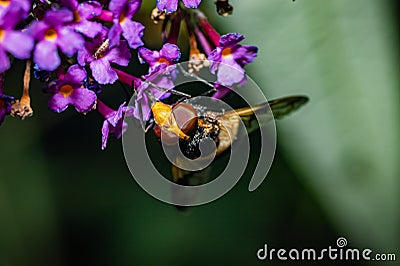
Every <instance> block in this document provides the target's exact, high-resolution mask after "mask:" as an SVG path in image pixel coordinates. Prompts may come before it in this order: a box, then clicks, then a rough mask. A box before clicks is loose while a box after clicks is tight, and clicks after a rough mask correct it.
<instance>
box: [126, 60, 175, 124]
mask: <svg viewBox="0 0 400 266" xmlns="http://www.w3.org/2000/svg"><path fill="white" fill-rule="evenodd" d="M174 70H175V69H171V68H167V67H166V66H165V65H158V66H156V67H155V68H154V69H153V71H152V72H151V73H149V74H148V75H146V76H144V78H145V79H146V80H147V81H149V82H151V84H155V85H156V86H157V87H159V88H162V89H163V90H161V89H159V88H156V87H154V86H152V85H151V84H149V82H147V83H146V82H142V83H141V85H140V86H136V88H137V90H136V99H135V109H134V110H133V116H134V117H136V118H137V119H139V120H142V121H148V120H149V119H150V116H151V105H152V103H153V102H154V101H156V100H162V99H165V98H168V97H169V96H170V93H168V92H167V91H168V90H171V89H173V88H174V86H175V85H174V82H173V81H172V80H173V76H174ZM149 97H150V98H149Z"/></svg>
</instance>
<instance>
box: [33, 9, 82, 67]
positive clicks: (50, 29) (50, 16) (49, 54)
mask: <svg viewBox="0 0 400 266" xmlns="http://www.w3.org/2000/svg"><path fill="white" fill-rule="evenodd" d="M73 18H74V15H73V13H72V12H71V11H69V10H66V9H62V10H50V11H47V13H46V15H45V16H44V18H43V20H42V21H38V22H36V23H33V24H32V26H31V27H30V28H29V29H28V32H29V33H30V34H31V35H32V36H33V37H34V38H35V40H36V41H37V42H38V43H37V44H36V47H35V51H34V54H33V60H34V61H35V63H36V64H38V66H39V67H40V68H41V69H43V70H48V71H52V70H55V69H56V68H57V67H58V66H59V65H60V62H61V60H60V56H59V55H58V49H57V48H60V50H61V51H62V52H63V53H64V54H66V55H67V56H73V55H74V54H75V53H76V52H77V51H78V50H79V49H80V48H81V47H82V46H83V38H82V36H81V35H80V34H78V33H76V32H74V31H73V30H72V29H71V28H70V27H69V26H67V25H66V24H67V23H69V22H71V21H72V20H73Z"/></svg>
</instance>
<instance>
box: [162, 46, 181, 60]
mask: <svg viewBox="0 0 400 266" xmlns="http://www.w3.org/2000/svg"><path fill="white" fill-rule="evenodd" d="M160 56H161V57H164V58H166V59H168V61H178V60H179V58H180V57H181V52H180V50H179V47H178V46H177V45H175V44H171V43H166V44H164V45H163V47H162V48H161V50H160Z"/></svg>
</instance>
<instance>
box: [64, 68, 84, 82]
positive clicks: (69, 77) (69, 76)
mask: <svg viewBox="0 0 400 266" xmlns="http://www.w3.org/2000/svg"><path fill="white" fill-rule="evenodd" d="M85 79H86V71H85V69H84V68H82V67H80V66H79V65H72V66H70V67H69V68H68V70H67V73H66V74H65V77H64V81H66V82H69V83H72V84H71V85H75V86H78V87H79V86H80V85H82V82H83V81H84V80H85Z"/></svg>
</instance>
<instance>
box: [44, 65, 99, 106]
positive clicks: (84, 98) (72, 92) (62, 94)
mask: <svg viewBox="0 0 400 266" xmlns="http://www.w3.org/2000/svg"><path fill="white" fill-rule="evenodd" d="M85 79H86V71H85V70H84V69H83V68H81V67H80V66H78V65H73V66H71V67H70V68H69V69H68V71H67V73H66V74H65V76H64V77H63V78H62V79H59V80H56V81H55V82H54V83H53V84H52V85H51V86H50V87H49V88H47V91H49V92H54V94H53V96H51V98H50V100H49V108H50V109H51V110H53V111H54V112H57V113H61V112H62V111H64V110H65V109H67V107H68V106H69V105H72V106H74V107H75V109H76V110H77V111H78V112H80V113H87V112H89V111H90V110H92V109H93V107H94V105H95V103H96V99H97V97H96V93H94V92H93V91H91V90H88V89H86V88H84V87H83V82H84V80H85Z"/></svg>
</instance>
